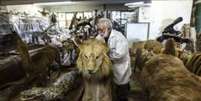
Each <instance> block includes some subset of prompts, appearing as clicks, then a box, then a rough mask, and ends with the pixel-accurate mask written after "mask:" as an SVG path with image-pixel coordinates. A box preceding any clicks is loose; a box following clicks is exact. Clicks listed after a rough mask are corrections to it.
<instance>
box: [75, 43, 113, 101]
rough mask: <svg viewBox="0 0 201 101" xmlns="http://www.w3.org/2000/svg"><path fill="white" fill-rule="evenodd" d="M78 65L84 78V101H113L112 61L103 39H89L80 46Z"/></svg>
mask: <svg viewBox="0 0 201 101" xmlns="http://www.w3.org/2000/svg"><path fill="white" fill-rule="evenodd" d="M79 49H80V53H79V56H78V59H77V67H78V69H79V71H80V72H81V73H82V75H83V79H84V88H85V90H84V95H83V98H82V101H112V95H111V94H112V92H111V80H110V77H111V61H110V59H109V57H108V56H107V53H108V51H109V49H108V47H107V46H106V44H105V43H103V42H102V41H98V40H95V39H89V40H87V41H84V42H83V44H81V45H80V46H79Z"/></svg>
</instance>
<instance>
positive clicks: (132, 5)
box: [125, 2, 150, 8]
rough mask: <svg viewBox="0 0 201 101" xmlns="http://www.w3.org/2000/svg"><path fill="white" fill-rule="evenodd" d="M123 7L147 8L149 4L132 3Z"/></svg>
mask: <svg viewBox="0 0 201 101" xmlns="http://www.w3.org/2000/svg"><path fill="white" fill-rule="evenodd" d="M125 6H128V7H129V8H135V7H147V6H148V7H149V6H150V3H144V2H133V3H126V4H125Z"/></svg>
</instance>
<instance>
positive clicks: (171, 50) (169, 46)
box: [163, 38, 178, 56]
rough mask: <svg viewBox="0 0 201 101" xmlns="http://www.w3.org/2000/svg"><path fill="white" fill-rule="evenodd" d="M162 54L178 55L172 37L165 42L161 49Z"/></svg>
mask: <svg viewBox="0 0 201 101" xmlns="http://www.w3.org/2000/svg"><path fill="white" fill-rule="evenodd" d="M163 53H164V54H168V55H173V56H178V53H177V48H176V42H175V40H174V39H172V38H171V39H168V40H167V42H166V43H165V49H164V51H163Z"/></svg>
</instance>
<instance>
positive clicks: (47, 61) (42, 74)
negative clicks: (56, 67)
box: [16, 36, 60, 83]
mask: <svg viewBox="0 0 201 101" xmlns="http://www.w3.org/2000/svg"><path fill="white" fill-rule="evenodd" d="M16 42H17V46H16V50H17V52H18V53H19V55H20V57H21V59H22V65H23V68H24V70H25V73H26V77H27V79H28V80H32V79H35V77H36V78H37V80H39V83H40V82H42V81H43V80H47V76H48V75H49V73H48V72H49V66H50V65H51V64H52V63H53V62H54V61H57V62H60V57H59V56H60V55H59V51H58V50H57V48H55V47H53V46H50V45H47V46H45V47H43V48H42V49H40V50H39V51H37V53H36V54H34V55H33V56H30V55H29V52H28V46H27V44H26V43H24V42H23V41H22V40H21V38H20V37H19V36H17V37H16ZM40 79H41V80H40Z"/></svg>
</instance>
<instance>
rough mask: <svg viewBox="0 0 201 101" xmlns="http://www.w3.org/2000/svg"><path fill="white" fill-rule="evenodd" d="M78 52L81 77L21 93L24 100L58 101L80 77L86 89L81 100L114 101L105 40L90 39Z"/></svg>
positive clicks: (71, 77) (66, 79)
mask: <svg viewBox="0 0 201 101" xmlns="http://www.w3.org/2000/svg"><path fill="white" fill-rule="evenodd" d="M79 49H80V53H79V56H78V60H77V68H78V69H79V73H78V74H81V75H79V76H78V75H77V72H75V73H73V75H74V76H73V75H72V74H66V76H65V77H62V78H60V80H58V82H56V83H54V85H52V86H50V87H46V88H45V87H44V88H40V87H39V88H32V89H30V90H26V91H24V92H22V93H21V96H22V98H23V99H25V100H28V101H29V99H34V98H38V97H39V98H42V99H44V100H42V101H55V100H56V99H57V98H58V97H59V98H60V97H62V96H64V94H65V92H68V91H69V89H70V88H71V86H73V85H75V84H74V82H73V81H74V80H77V78H78V77H81V79H82V80H81V81H83V83H82V84H83V86H84V91H83V94H81V96H79V97H81V98H79V99H80V100H81V101H112V91H111V89H112V87H111V86H112V84H111V80H110V78H111V61H110V59H109V57H108V56H107V53H108V51H109V50H108V47H107V46H106V44H105V43H103V42H102V41H98V40H95V39H89V40H87V41H84V42H83V43H82V44H81V45H80V46H79ZM77 76H78V77H77ZM80 91H82V89H80ZM79 94H80V93H79ZM79 94H77V95H79ZM80 100H79V101H80ZM31 101H32V100H31ZM36 101H38V100H36ZM39 101H41V100H39ZM62 101H63V100H62ZM72 101H74V100H72ZM76 101H78V100H76Z"/></svg>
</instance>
